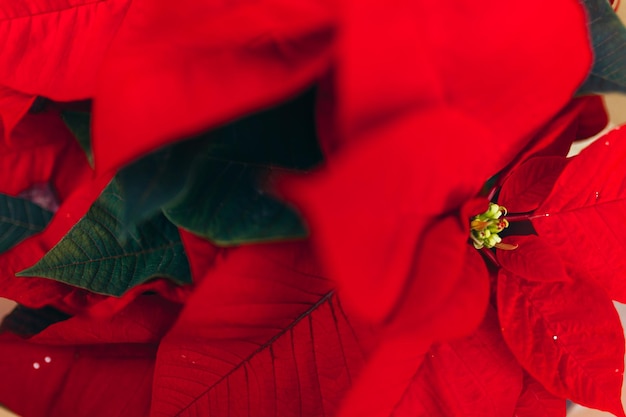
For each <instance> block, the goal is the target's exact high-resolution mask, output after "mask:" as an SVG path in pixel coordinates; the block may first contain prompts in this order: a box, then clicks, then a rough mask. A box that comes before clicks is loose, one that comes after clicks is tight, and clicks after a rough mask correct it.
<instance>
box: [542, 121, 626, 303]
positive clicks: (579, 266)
mask: <svg viewBox="0 0 626 417" xmlns="http://www.w3.org/2000/svg"><path fill="white" fill-rule="evenodd" d="M625 175H626V130H624V129H616V130H614V131H612V132H611V133H609V134H607V135H605V136H604V137H603V138H601V139H600V140H598V141H596V142H595V143H593V144H592V145H591V146H589V147H588V148H587V149H585V150H584V151H583V152H581V153H580V155H578V156H576V157H574V158H573V159H572V161H571V162H570V163H569V164H568V166H567V167H566V168H565V170H564V171H563V173H562V174H561V175H560V176H559V178H558V180H557V181H556V183H555V185H554V188H553V190H552V192H551V194H550V195H549V196H548V197H547V198H546V200H545V201H544V202H543V203H542V204H541V206H540V207H539V208H538V209H537V210H536V211H535V214H534V215H533V217H532V222H533V225H534V227H535V229H536V230H537V233H538V235H539V236H540V237H541V239H543V240H544V241H545V242H549V244H550V245H551V246H552V247H553V248H554V250H556V251H557V252H558V253H559V256H560V257H561V258H562V259H563V261H564V262H565V264H566V267H567V268H568V271H570V274H572V276H577V277H580V278H584V279H588V280H593V281H594V282H596V283H598V284H599V285H600V286H602V287H603V288H605V289H606V290H607V291H608V293H609V295H610V296H611V298H613V299H614V300H618V301H621V302H624V301H626V285H624V283H625V282H626V281H625V280H624V276H626V183H625V182H624V176H625Z"/></svg>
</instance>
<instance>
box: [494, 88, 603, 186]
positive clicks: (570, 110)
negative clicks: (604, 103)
mask: <svg viewBox="0 0 626 417" xmlns="http://www.w3.org/2000/svg"><path fill="white" fill-rule="evenodd" d="M595 104H596V97H593V96H592V97H578V98H574V99H572V100H571V101H570V102H569V104H568V105H567V106H566V107H565V108H564V109H563V110H561V112H560V113H559V114H557V115H556V116H555V117H554V118H552V120H550V121H549V123H548V124H547V125H545V126H544V127H543V128H541V130H539V132H536V133H535V132H533V139H532V141H531V142H530V143H529V144H528V145H527V146H526V148H524V150H523V151H522V152H520V153H519V154H518V155H517V156H516V157H515V160H514V161H513V162H512V163H511V164H509V166H508V167H507V168H506V171H507V175H508V173H510V172H515V171H516V169H517V168H518V167H519V165H520V164H523V163H524V162H525V161H527V160H529V159H530V158H532V157H537V156H563V157H565V156H567V154H568V153H569V149H570V147H571V145H572V142H574V141H575V140H578V139H580V138H581V137H580V135H581V134H584V133H586V132H581V131H580V124H581V121H583V122H584V121H585V120H586V121H588V122H589V123H590V126H589V128H588V130H591V129H593V128H594V127H596V123H597V120H595V119H596V116H597V109H596V108H595ZM602 108H603V107H602ZM588 113H589V114H588ZM604 126H606V121H605V123H604V125H603V126H602V127H601V128H600V129H599V130H602V128H604ZM504 178H506V176H505V177H502V178H501V180H502V179H504Z"/></svg>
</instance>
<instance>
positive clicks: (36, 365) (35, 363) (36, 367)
mask: <svg viewBox="0 0 626 417" xmlns="http://www.w3.org/2000/svg"><path fill="white" fill-rule="evenodd" d="M40 367H41V365H39V362H33V368H35V369H39V368H40Z"/></svg>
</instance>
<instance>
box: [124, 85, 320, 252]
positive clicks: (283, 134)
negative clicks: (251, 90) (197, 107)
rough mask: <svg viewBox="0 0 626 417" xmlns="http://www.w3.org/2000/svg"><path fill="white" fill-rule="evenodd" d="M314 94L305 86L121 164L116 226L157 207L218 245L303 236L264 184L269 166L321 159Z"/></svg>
mask: <svg viewBox="0 0 626 417" xmlns="http://www.w3.org/2000/svg"><path fill="white" fill-rule="evenodd" d="M314 101H315V94H314V92H313V91H311V92H308V93H306V94H304V95H302V96H300V97H298V98H297V99H295V100H293V101H291V102H289V103H286V104H284V105H282V106H279V107H276V108H273V109H270V110H266V111H263V112H260V113H257V114H254V115H252V116H249V117H246V118H244V119H241V120H238V121H236V122H234V123H232V124H229V125H227V126H224V127H222V128H219V129H217V130H214V131H212V132H209V133H207V134H206V135H203V136H202V137H200V138H198V139H194V140H191V141H186V142H182V143H178V144H176V145H174V146H171V147H169V148H166V149H163V150H160V151H158V152H156V153H154V154H152V155H149V156H148V157H146V158H144V159H142V160H140V161H138V162H136V163H134V164H132V165H130V166H129V167H127V168H124V169H123V170H122V171H121V172H120V173H119V175H118V179H119V181H120V187H121V189H122V192H123V193H124V196H125V198H127V199H128V201H129V205H128V207H127V209H126V210H127V212H126V213H125V214H124V226H125V227H127V228H130V229H131V230H132V225H133V224H134V223H138V222H140V221H142V220H143V219H144V218H146V217H148V216H150V215H152V214H153V213H155V212H156V211H158V210H159V209H161V208H163V210H164V212H165V214H166V216H167V217H168V218H169V219H170V220H171V221H172V222H174V223H175V224H177V225H178V226H180V227H182V228H185V229H187V230H190V231H191V232H193V233H196V234H198V235H200V236H203V237H206V238H208V239H210V240H212V241H214V242H215V243H218V244H221V245H235V244H240V243H248V242H259V241H267V240H280V239H287V238H294V237H303V236H305V235H306V229H305V227H304V226H303V224H302V222H301V221H300V219H299V217H298V215H297V214H296V213H295V211H294V210H293V209H291V208H290V207H288V206H287V205H285V204H284V203H282V202H280V201H279V200H278V199H277V198H275V197H273V196H272V195H271V194H269V193H268V189H269V188H270V187H269V185H270V184H271V180H272V174H273V173H274V172H276V171H293V170H307V169H310V168H312V167H313V166H315V165H316V164H317V163H319V162H320V161H321V160H322V154H321V151H320V149H319V146H318V144H317V136H316V132H315V120H314V111H313V109H314Z"/></svg>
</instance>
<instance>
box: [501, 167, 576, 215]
mask: <svg viewBox="0 0 626 417" xmlns="http://www.w3.org/2000/svg"><path fill="white" fill-rule="evenodd" d="M567 162H568V160H567V159H566V158H564V157H561V156H540V157H535V158H531V159H529V160H528V161H526V162H524V163H523V164H522V165H521V166H520V167H519V168H517V169H515V170H514V171H513V172H512V173H511V175H510V176H509V177H508V178H507V179H506V180H505V181H504V184H502V188H501V190H500V195H499V196H498V203H499V204H500V205H503V206H504V207H506V208H507V210H508V211H509V213H524V212H530V211H533V210H535V209H536V208H537V207H539V205H540V204H541V203H542V202H543V201H544V200H545V199H546V197H547V196H548V195H549V194H550V191H552V188H553V187H554V183H555V182H556V179H557V178H558V177H559V175H560V174H561V172H563V169H565V166H566V165H567Z"/></svg>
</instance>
